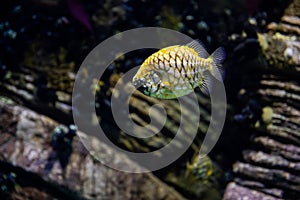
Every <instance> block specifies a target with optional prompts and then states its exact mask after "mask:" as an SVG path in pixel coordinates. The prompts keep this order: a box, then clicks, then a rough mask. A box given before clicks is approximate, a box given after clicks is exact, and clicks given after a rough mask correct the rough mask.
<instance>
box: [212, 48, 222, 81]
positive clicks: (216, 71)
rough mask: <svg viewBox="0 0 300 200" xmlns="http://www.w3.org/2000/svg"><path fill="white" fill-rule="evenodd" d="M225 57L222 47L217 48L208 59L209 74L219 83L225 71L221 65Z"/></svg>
mask: <svg viewBox="0 0 300 200" xmlns="http://www.w3.org/2000/svg"><path fill="white" fill-rule="evenodd" d="M225 57H226V53H225V50H224V48H223V47H219V48H218V49H216V50H215V52H213V53H212V54H211V56H210V57H209V58H210V59H212V66H211V73H212V75H213V76H214V77H215V78H216V79H218V80H219V81H223V80H224V78H225V70H224V67H223V65H222V63H223V62H224V60H225Z"/></svg>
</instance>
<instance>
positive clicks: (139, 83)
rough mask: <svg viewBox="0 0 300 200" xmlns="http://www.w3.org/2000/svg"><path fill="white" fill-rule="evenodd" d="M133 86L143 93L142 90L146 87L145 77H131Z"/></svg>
mask: <svg viewBox="0 0 300 200" xmlns="http://www.w3.org/2000/svg"><path fill="white" fill-rule="evenodd" d="M132 84H133V86H134V87H135V89H136V90H138V91H140V92H142V93H144V92H143V91H144V90H145V89H146V88H147V86H146V82H145V79H143V78H142V79H133V81H132Z"/></svg>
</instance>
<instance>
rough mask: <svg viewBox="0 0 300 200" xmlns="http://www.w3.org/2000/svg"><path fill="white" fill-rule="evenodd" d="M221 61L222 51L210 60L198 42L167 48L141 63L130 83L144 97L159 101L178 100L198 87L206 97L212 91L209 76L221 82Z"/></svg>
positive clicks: (214, 54) (219, 50)
mask: <svg viewBox="0 0 300 200" xmlns="http://www.w3.org/2000/svg"><path fill="white" fill-rule="evenodd" d="M224 59H225V51H224V49H223V47H219V48H218V49H217V50H216V51H215V52H214V53H213V54H212V55H210V56H209V54H208V53H207V51H206V50H205V48H204V47H203V45H202V43H201V42H200V41H199V40H194V41H192V42H191V43H189V44H187V45H175V46H170V47H166V48H163V49H161V50H159V51H157V52H156V53H154V54H152V55H151V56H149V57H148V58H147V59H146V60H145V61H144V62H143V64H142V65H141V67H140V69H139V70H138V72H137V73H136V75H135V76H134V77H133V79H132V83H133V85H134V86H135V87H136V88H137V89H138V90H140V91H141V92H142V93H144V94H145V95H148V96H151V97H155V98H159V99H173V98H178V97H181V96H184V95H187V94H189V93H191V92H193V91H194V89H195V88H196V87H198V86H199V87H200V89H201V91H202V92H204V93H206V94H208V93H209V91H211V87H212V83H211V78H212V77H211V76H210V74H211V75H213V76H214V77H215V78H217V79H218V80H220V79H221V80H220V81H222V79H223V76H224V71H223V69H222V63H223V61H224ZM220 75H221V76H220Z"/></svg>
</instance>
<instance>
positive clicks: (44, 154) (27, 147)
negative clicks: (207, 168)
mask: <svg viewBox="0 0 300 200" xmlns="http://www.w3.org/2000/svg"><path fill="white" fill-rule="evenodd" d="M0 108H1V116H0V131H1V138H0V152H1V153H0V158H1V162H0V166H1V168H5V167H4V166H6V165H9V164H8V163H11V164H12V166H11V169H14V173H16V175H17V177H18V176H19V177H20V176H21V177H22V176H23V178H24V177H26V174H27V173H28V174H29V175H27V177H28V176H30V174H32V177H34V176H37V177H39V176H40V177H42V178H40V179H38V178H36V180H38V181H37V183H39V182H41V183H43V184H41V187H36V188H34V187H33V189H32V190H35V191H36V192H37V193H39V194H41V192H42V191H43V190H45V191H44V193H46V194H45V195H46V196H55V195H54V194H55V190H59V188H61V187H66V190H65V191H63V190H62V191H61V196H56V198H58V199H68V198H69V199H71V198H72V195H71V194H72V192H70V191H73V193H78V195H79V196H82V197H83V198H87V199H120V198H122V199H183V198H182V197H181V196H180V195H179V194H178V193H177V192H176V191H175V190H174V189H172V188H170V187H168V186H167V185H165V184H164V183H162V182H161V181H160V180H158V179H157V178H155V177H154V176H153V175H152V174H151V173H145V174H131V173H124V172H119V171H116V170H113V169H111V168H108V167H106V166H104V165H103V164H101V163H100V162H98V161H96V160H94V159H93V157H92V156H90V154H89V153H88V152H87V151H86V149H85V148H84V146H83V145H82V143H81V142H80V140H79V138H78V137H75V138H74V140H73V143H72V153H71V155H70V158H69V162H68V164H67V165H66V167H65V168H64V169H63V168H62V167H61V165H60V163H59V161H58V160H57V159H55V157H54V159H53V153H55V152H54V150H53V148H52V146H51V133H52V131H53V130H54V128H55V127H56V126H57V125H58V124H57V123H56V122H55V121H53V120H51V119H50V118H47V117H44V116H42V115H39V114H37V113H35V112H33V111H31V110H28V109H26V108H24V107H20V106H18V105H16V104H15V103H13V102H11V101H9V100H7V99H4V98H1V101H0ZM79 134H81V135H82V137H88V136H85V135H84V133H79ZM93 145H94V147H95V151H99V152H102V153H105V154H106V155H110V156H108V159H111V161H112V162H115V163H117V164H119V165H128V168H129V169H130V168H135V167H139V166H137V165H136V164H134V163H133V162H132V161H130V160H129V159H128V158H126V156H124V155H119V154H116V153H114V151H112V150H111V149H110V148H109V146H107V145H106V144H103V143H101V142H99V141H98V140H97V139H93ZM49 162H51V163H49ZM49 166H51V167H50V168H49ZM14 167H21V168H22V170H21V169H19V168H16V169H15V168H14ZM24 170H25V171H24ZM20 171H22V173H21V172H20ZM25 180H26V182H27V184H30V182H31V180H28V179H25ZM36 180H35V181H36ZM32 181H34V180H32ZM45 182H46V183H45ZM47 184H48V185H47ZM51 184H52V187H53V189H52V193H51V191H50V192H49V189H47V188H49V185H51ZM53 190H54V191H53ZM19 195H20V194H19ZM38 196H39V195H38ZM38 196H37V198H38ZM37 198H34V197H33V199H37ZM79 198H80V197H78V199H79Z"/></svg>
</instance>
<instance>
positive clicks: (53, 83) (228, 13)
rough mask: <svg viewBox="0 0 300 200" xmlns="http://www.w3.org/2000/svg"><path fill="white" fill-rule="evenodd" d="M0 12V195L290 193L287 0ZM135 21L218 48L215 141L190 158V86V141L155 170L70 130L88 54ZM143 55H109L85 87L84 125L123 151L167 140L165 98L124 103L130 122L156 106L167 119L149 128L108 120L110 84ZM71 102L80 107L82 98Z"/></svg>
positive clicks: (296, 92) (298, 141)
mask: <svg viewBox="0 0 300 200" xmlns="http://www.w3.org/2000/svg"><path fill="white" fill-rule="evenodd" d="M0 13H1V14H0V134H1V137H0V199H228V200H229V199H230V200H234V199H241V198H242V197H247V198H248V199H299V198H300V192H299V191H300V186H299V185H300V176H299V171H300V129H299V128H300V120H299V119H300V86H299V77H300V67H299V66H300V54H299V51H300V43H299V37H300V18H299V16H300V1H299V0H288V1H287V0H272V1H271V0H231V1H229V0H213V1H204V0H198V1H196V0H192V1H183V0H172V1H157V0H155V1H154V0H152V1H150V0H142V1H134V0H115V1H112V0H89V1H83V0H65V1H63V0H27V1H21V0H19V1H17V0H3V1H2V2H1V7H0ZM139 27H163V28H168V29H172V30H176V31H179V32H181V33H183V34H186V35H188V36H190V37H192V38H194V39H200V40H201V41H202V42H203V43H204V44H205V46H206V47H207V51H208V52H209V53H212V52H213V51H214V50H215V49H216V48H218V47H220V46H223V47H224V48H225V50H226V53H227V57H226V60H225V63H224V66H225V71H226V75H225V80H224V83H225V88H226V94H227V101H228V102H227V103H228V104H227V117H226V122H225V126H224V129H223V132H222V135H221V138H220V139H219V141H218V143H217V145H216V146H215V148H214V149H213V151H212V152H211V153H210V154H209V155H208V156H207V157H205V158H203V159H199V157H198V156H197V152H198V151H199V148H200V147H201V143H202V141H203V138H204V137H205V133H206V130H207V127H208V125H209V121H210V99H209V97H208V96H206V95H203V94H202V93H201V92H200V90H198V89H197V90H196V93H197V98H198V102H199V108H200V111H201V120H200V122H199V127H198V133H197V136H196V138H195V140H194V142H193V144H192V145H191V147H190V148H189V149H188V150H187V151H186V152H185V153H184V154H183V155H182V156H181V157H180V158H179V159H178V160H177V161H176V162H174V163H172V164H171V165H169V166H167V167H165V168H163V169H160V170H158V171H154V172H152V173H146V174H130V173H124V172H118V171H115V170H113V169H110V168H108V167H107V166H105V165H103V164H102V163H100V162H99V161H98V160H97V159H96V158H95V157H94V156H93V152H92V153H91V154H89V152H87V150H86V149H85V147H84V145H83V144H82V143H81V141H80V139H79V137H78V134H82V136H83V137H84V138H85V137H86V138H89V137H90V136H88V135H85V133H80V130H77V128H76V126H74V122H73V118H72V113H73V112H74V113H75V114H80V113H76V112H77V110H76V107H72V103H71V98H72V90H73V83H74V80H75V76H76V73H77V71H78V69H79V67H80V65H81V63H82V62H83V60H84V59H85V57H86V56H87V55H88V53H89V52H90V51H91V50H92V49H93V48H94V47H96V46H97V45H98V44H99V43H100V42H102V41H104V40H105V39H107V38H109V37H110V36H112V35H114V34H117V33H120V32H122V31H125V30H129V29H133V28H139ZM153 52H155V50H153V49H143V50H137V51H133V52H130V53H127V54H125V55H122V56H120V57H118V59H116V60H115V61H114V62H113V63H111V65H110V66H109V67H108V68H107V69H106V71H105V73H104V75H103V76H102V77H101V78H100V79H99V80H96V79H95V80H94V81H93V84H92V85H91V88H87V90H91V91H92V90H96V105H95V106H96V111H97V117H94V116H92V115H87V116H86V119H87V122H88V123H90V125H92V126H98V125H99V124H100V125H101V127H102V128H103V130H104V131H105V133H106V135H107V137H108V138H109V139H110V140H111V141H112V142H113V143H114V144H116V145H118V146H119V147H121V148H123V149H126V150H128V151H132V152H151V151H154V150H157V149H159V148H161V147H163V146H164V145H166V144H168V143H169V142H170V140H171V139H172V138H174V134H175V133H176V130H177V128H176V127H178V126H179V123H180V114H181V113H180V111H178V110H179V109H178V108H179V104H178V102H177V101H176V100H170V101H167V100H158V99H153V98H149V97H146V96H144V95H142V94H140V93H134V94H133V96H132V97H131V98H130V100H129V103H130V107H129V109H130V115H131V118H132V119H133V120H134V121H135V122H136V123H137V124H140V125H146V124H148V123H149V119H150V118H149V115H148V113H149V108H150V107H151V106H152V105H154V104H157V103H159V104H161V105H163V106H164V107H165V108H166V111H167V114H168V118H167V123H166V125H165V126H164V128H163V129H162V130H161V131H160V132H159V134H157V135H156V136H154V137H152V138H149V139H137V138H134V137H130V136H128V135H127V134H126V133H124V132H123V131H122V130H120V129H119V128H118V126H117V125H116V123H115V121H114V119H113V116H112V113H111V108H110V103H111V102H110V101H111V96H112V91H113V88H114V85H115V84H116V83H117V81H118V80H119V78H120V77H121V76H122V74H124V73H126V72H127V71H128V70H130V69H131V68H133V67H135V66H137V65H140V64H141V63H142V62H143V61H144V59H145V58H147V57H148V56H149V55H151V53H153ZM89 73H92V72H89V71H86V72H85V74H82V77H83V79H82V81H83V82H84V81H85V78H84V77H86V78H88V76H89ZM124 89H126V88H124ZM75 99H76V101H80V102H83V103H85V104H87V105H88V104H90V102H86V101H85V99H84V94H82V95H79V96H78V97H75ZM186 109H187V110H186V112H187V113H188V112H193V109H192V108H186ZM189 109H190V110H189ZM190 126H192V124H190ZM174 127H175V128H174ZM185 131H186V132H187V134H188V132H189V127H188V126H187V128H186V130H185ZM93 141H95V142H93V144H92V146H93V148H94V149H95V152H106V153H104V154H103V155H105V156H107V155H111V156H109V157H107V158H103V159H108V160H109V159H112V161H113V162H116V163H120V164H127V165H130V166H131V165H132V167H135V165H136V164H135V163H132V161H130V160H129V159H128V158H123V157H122V156H120V155H118V154H115V153H113V152H112V151H111V150H110V148H109V146H108V145H107V144H105V143H104V142H103V141H98V140H97V139H95V138H94V139H93ZM179 145H180V144H179ZM101 155H102V154H101Z"/></svg>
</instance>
